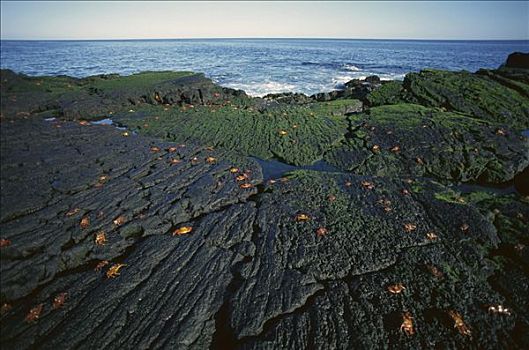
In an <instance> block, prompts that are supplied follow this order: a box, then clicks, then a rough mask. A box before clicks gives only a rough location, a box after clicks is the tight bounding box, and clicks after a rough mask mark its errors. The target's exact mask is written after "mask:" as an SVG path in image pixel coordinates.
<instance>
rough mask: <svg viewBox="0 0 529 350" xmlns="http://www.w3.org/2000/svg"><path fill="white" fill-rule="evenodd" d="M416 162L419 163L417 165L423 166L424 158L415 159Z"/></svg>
mask: <svg viewBox="0 0 529 350" xmlns="http://www.w3.org/2000/svg"><path fill="white" fill-rule="evenodd" d="M415 161H416V162H417V164H420V165H423V164H424V161H423V160H422V158H419V157H417V158H415Z"/></svg>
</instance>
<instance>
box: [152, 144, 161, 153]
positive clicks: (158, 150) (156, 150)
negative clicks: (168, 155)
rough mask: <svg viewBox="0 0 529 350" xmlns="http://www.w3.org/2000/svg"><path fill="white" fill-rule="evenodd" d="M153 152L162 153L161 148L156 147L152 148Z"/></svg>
mask: <svg viewBox="0 0 529 350" xmlns="http://www.w3.org/2000/svg"><path fill="white" fill-rule="evenodd" d="M151 152H153V153H156V152H160V147H156V146H153V147H151Z"/></svg>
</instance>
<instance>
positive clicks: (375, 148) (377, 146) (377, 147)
mask: <svg viewBox="0 0 529 350" xmlns="http://www.w3.org/2000/svg"><path fill="white" fill-rule="evenodd" d="M371 150H372V151H373V152H374V153H379V152H380V146H379V145H373V147H371Z"/></svg>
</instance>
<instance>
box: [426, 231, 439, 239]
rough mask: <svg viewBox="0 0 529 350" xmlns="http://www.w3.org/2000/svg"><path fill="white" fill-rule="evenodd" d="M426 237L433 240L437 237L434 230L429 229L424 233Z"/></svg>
mask: <svg viewBox="0 0 529 350" xmlns="http://www.w3.org/2000/svg"><path fill="white" fill-rule="evenodd" d="M426 238H428V239H429V240H430V241H435V240H436V239H437V238H439V237H438V236H437V235H436V234H435V232H432V231H430V232H428V233H427V234H426Z"/></svg>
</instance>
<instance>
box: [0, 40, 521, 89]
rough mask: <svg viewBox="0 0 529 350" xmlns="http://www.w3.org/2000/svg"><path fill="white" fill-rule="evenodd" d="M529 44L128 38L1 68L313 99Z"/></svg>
mask: <svg viewBox="0 0 529 350" xmlns="http://www.w3.org/2000/svg"><path fill="white" fill-rule="evenodd" d="M514 51H522V52H529V41H426V40H333V39H200V40H199V39H196V40H122V41H2V42H1V67H2V68H10V69H13V70H14V71H16V72H22V73H25V74H28V75H61V74H66V75H70V76H76V77H84V76H88V75H94V74H103V73H120V74H132V73H136V72H141V71H146V70H155V71H157V70H188V71H195V72H203V73H205V74H206V76H208V77H210V78H212V79H213V80H214V81H215V82H218V83H219V84H221V85H223V86H228V87H233V88H237V89H243V90H245V91H246V92H247V93H249V94H251V95H264V94H267V93H272V92H284V91H294V92H303V93H306V94H313V93H316V92H321V91H329V90H333V89H336V88H339V87H340V86H341V85H342V84H343V83H345V82H347V81H348V80H350V79H353V78H362V77H366V76H368V75H372V74H377V75H379V76H380V77H381V78H382V79H402V78H403V77H404V75H405V74H406V73H408V72H411V71H419V70H420V69H423V68H437V69H449V70H462V69H465V70H469V71H476V70H477V69H479V68H496V67H498V66H499V65H500V64H501V63H503V62H504V61H505V59H506V57H507V55H508V54H509V53H511V52H514Z"/></svg>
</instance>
